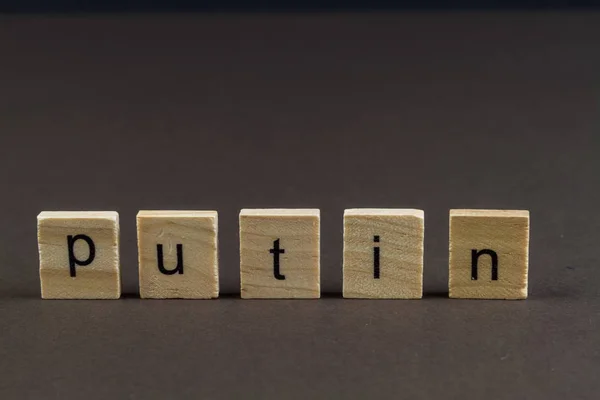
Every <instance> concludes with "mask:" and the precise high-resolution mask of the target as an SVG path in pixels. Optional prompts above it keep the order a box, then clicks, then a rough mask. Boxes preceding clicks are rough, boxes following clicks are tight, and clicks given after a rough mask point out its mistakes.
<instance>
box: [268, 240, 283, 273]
mask: <svg viewBox="0 0 600 400" xmlns="http://www.w3.org/2000/svg"><path fill="white" fill-rule="evenodd" d="M269 253H271V254H273V275H274V276H275V279H277V280H280V281H282V280H284V279H285V275H281V274H280V273H279V255H280V254H283V253H285V250H284V249H280V248H279V239H277V240H275V241H274V242H273V248H272V249H270V250H269Z"/></svg>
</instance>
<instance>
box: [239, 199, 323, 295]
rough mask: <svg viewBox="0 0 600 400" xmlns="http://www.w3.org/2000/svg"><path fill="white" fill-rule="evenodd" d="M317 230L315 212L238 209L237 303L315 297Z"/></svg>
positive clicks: (318, 252) (318, 265)
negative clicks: (238, 301) (238, 293)
mask: <svg viewBox="0 0 600 400" xmlns="http://www.w3.org/2000/svg"><path fill="white" fill-rule="evenodd" d="M319 225H320V212H319V210H317V209H244V210H242V211H241V212H240V279H241V296H242V298H244V299H250V298H319V297H320V261H319V256H320V248H319V246H320V233H319Z"/></svg>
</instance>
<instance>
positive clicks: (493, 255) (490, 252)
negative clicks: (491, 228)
mask: <svg viewBox="0 0 600 400" xmlns="http://www.w3.org/2000/svg"><path fill="white" fill-rule="evenodd" d="M484 254H487V255H488V256H490V257H491V259H492V280H493V281H497V280H498V254H496V252H495V251H494V250H489V249H484V250H480V251H477V250H475V249H473V250H471V280H473V281H476V280H477V262H478V261H479V256H482V255H484Z"/></svg>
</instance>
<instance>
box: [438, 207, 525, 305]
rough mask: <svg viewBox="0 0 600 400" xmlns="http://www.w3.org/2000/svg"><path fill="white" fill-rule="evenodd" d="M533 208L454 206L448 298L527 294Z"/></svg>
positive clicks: (451, 224)
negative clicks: (531, 209) (463, 208)
mask: <svg viewBox="0 0 600 400" xmlns="http://www.w3.org/2000/svg"><path fill="white" fill-rule="evenodd" d="M528 267H529V211H522V210H450V260H449V268H450V270H449V284H448V286H449V290H450V297H453V298H467V299H525V298H527V275H528Z"/></svg>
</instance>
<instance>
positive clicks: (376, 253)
mask: <svg viewBox="0 0 600 400" xmlns="http://www.w3.org/2000/svg"><path fill="white" fill-rule="evenodd" d="M373 242H375V243H379V235H375V236H373ZM373 278H375V279H379V246H375V247H373Z"/></svg>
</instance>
